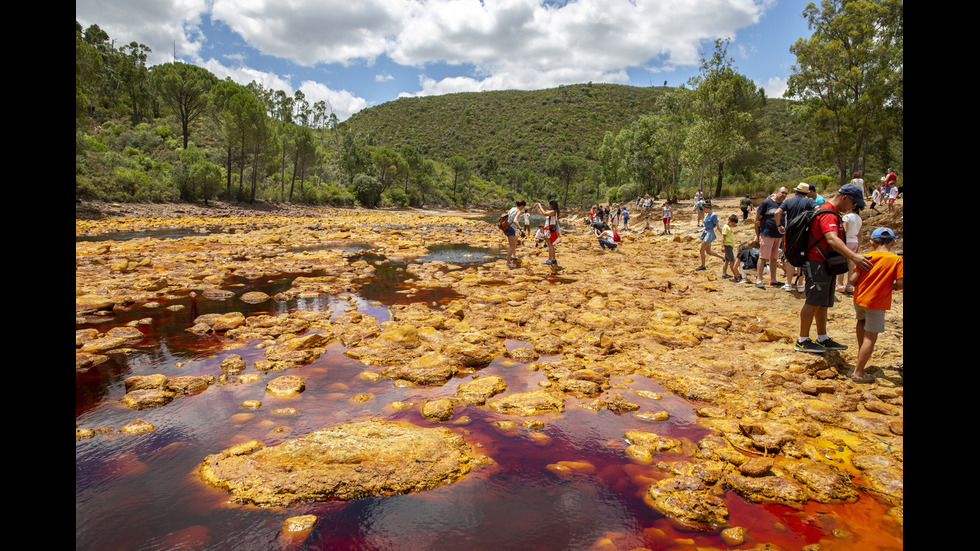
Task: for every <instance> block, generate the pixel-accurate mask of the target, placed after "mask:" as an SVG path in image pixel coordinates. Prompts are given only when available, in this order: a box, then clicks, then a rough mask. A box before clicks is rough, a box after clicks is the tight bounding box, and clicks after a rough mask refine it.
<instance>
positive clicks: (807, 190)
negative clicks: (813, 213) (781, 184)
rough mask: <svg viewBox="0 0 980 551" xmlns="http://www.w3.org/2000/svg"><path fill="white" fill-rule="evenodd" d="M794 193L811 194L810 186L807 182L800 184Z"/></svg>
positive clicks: (794, 189)
mask: <svg viewBox="0 0 980 551" xmlns="http://www.w3.org/2000/svg"><path fill="white" fill-rule="evenodd" d="M793 191H795V192H797V193H810V184H808V183H806V182H800V185H798V186H796V187H795V188H793Z"/></svg>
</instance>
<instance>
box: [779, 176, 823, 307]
mask: <svg viewBox="0 0 980 551" xmlns="http://www.w3.org/2000/svg"><path fill="white" fill-rule="evenodd" d="M793 191H794V195H793V196H792V197H790V198H789V199H787V200H785V201H783V202H782V203H780V204H779V208H778V209H776V213H775V216H776V226H777V227H778V228H779V233H780V234H781V235H785V234H786V226H788V225H789V222H790V220H792V219H794V218H796V217H797V216H799V215H801V214H803V213H804V212H806V211H808V210H812V209H815V208H817V202H816V201H814V200H813V197H812V196H814V195H816V194H817V190H816V188H814V187H813V186H811V185H810V184H808V183H806V182H800V184H799V185H798V186H796V187H795V188H794V189H793ZM770 269H771V268H770ZM783 270H784V272H785V273H786V284H785V285H783V290H784V291H792V290H793V289H798V290H799V291H800V292H801V293H802V292H804V291H805V290H806V288H805V287H804V285H803V284H802V283H798V284H797V285H796V286H794V284H793V280H794V279H795V280H797V281H799V280H800V278H799V276H801V275H802V274H803V272H802V269H801V268H797V267H795V266H793V265H792V264H790V263H789V262H783Z"/></svg>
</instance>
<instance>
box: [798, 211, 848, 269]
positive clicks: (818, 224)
mask: <svg viewBox="0 0 980 551" xmlns="http://www.w3.org/2000/svg"><path fill="white" fill-rule="evenodd" d="M823 210H832V211H834V212H835V213H836V215H835V214H819V215H818V216H815V217H814V219H813V223H812V224H811V225H810V243H811V244H812V243H814V242H816V244H817V245H816V247H813V248H811V249H810V250H809V252H807V254H806V257H807V258H809V259H810V260H823V259H824V257H823V256H821V254H820V252H821V251H822V252H823V254H824V255H826V254H827V253H829V252H830V251H831V250H832V249H831V248H830V245H829V244H828V243H827V239H825V238H823V234H825V233H827V232H831V231H835V232H837V237H840V239H841V241H843V240H844V224H842V223H841V222H840V213H839V212H837V209H835V208H834V205H833V204H831V202H830V201H827V202H826V203H824V204H822V205H820V208H818V209H817V212H818V213H819V212H820V211H823Z"/></svg>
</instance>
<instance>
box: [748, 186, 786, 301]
mask: <svg viewBox="0 0 980 551" xmlns="http://www.w3.org/2000/svg"><path fill="white" fill-rule="evenodd" d="M788 194H789V190H788V189H786V186H783V187H781V188H779V189H777V190H776V193H774V194H773V195H772V196H771V197H767V198H766V200H765V201H763V202H762V203H759V208H757V209H756V211H755V240H756V241H758V242H759V264H758V266H757V267H756V277H755V286H756V287H765V286H766V284H765V283H763V282H762V275H763V272H764V269H765V266H766V262H769V281H770V283H769V285H772V286H773V287H776V286H780V285H782V284H781V283H779V282H778V281H776V277H777V274H778V271H777V266H778V264H779V255H780V253H779V246H780V244H781V243H782V241H783V234H782V233H780V232H779V226H778V225H777V224H776V211H777V210H778V209H779V205H780V203H782V202H783V201H784V200H785V199H786V195H788Z"/></svg>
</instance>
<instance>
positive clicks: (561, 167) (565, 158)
mask: <svg viewBox="0 0 980 551" xmlns="http://www.w3.org/2000/svg"><path fill="white" fill-rule="evenodd" d="M585 167H586V161H585V159H583V158H582V157H579V156H578V155H562V156H560V157H559V156H556V155H552V156H551V157H549V158H548V162H547V169H548V173H549V174H551V175H553V176H554V177H555V178H558V181H559V182H560V183H562V184H564V187H565V197H564V199H562V205H561V206H562V208H564V207H566V206H568V190H569V188H570V187H571V185H572V180H573V179H575V176H576V175H578V174H579V173H580V172H582V171H584V170H585Z"/></svg>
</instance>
